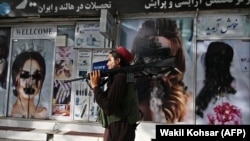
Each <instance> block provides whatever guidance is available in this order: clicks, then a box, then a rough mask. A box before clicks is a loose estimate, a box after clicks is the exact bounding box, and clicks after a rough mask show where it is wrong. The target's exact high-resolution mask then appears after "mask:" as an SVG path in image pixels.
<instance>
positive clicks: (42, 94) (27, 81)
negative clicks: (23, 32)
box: [9, 39, 54, 119]
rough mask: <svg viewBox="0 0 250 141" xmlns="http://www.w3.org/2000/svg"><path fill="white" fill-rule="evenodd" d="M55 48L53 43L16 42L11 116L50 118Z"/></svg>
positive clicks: (13, 61) (51, 41)
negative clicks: (53, 49) (52, 49)
mask: <svg viewBox="0 0 250 141" xmlns="http://www.w3.org/2000/svg"><path fill="white" fill-rule="evenodd" d="M53 47H54V42H53V40H47V39H19V40H13V56H12V64H11V68H10V69H11V70H12V71H11V80H12V82H11V89H10V102H9V103H10V104H9V109H10V110H9V116H12V117H19V118H37V119H46V118H49V115H50V113H51V112H50V111H51V107H50V105H51V97H52V96H51V93H52V92H51V91H52V90H51V89H48V88H49V87H51V78H52V73H50V72H52V69H51V68H52V67H51V66H52V63H51V61H49V60H52V59H53V58H52V57H53V54H51V53H53V52H51V51H49V50H51V48H53ZM50 52H51V53H50ZM45 88H46V89H45Z"/></svg>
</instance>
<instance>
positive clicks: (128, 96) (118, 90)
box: [90, 47, 141, 141]
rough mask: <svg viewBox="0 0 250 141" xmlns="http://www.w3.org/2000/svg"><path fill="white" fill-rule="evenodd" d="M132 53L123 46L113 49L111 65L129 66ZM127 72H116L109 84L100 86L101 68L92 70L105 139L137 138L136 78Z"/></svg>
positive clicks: (92, 80)
mask: <svg viewBox="0 0 250 141" xmlns="http://www.w3.org/2000/svg"><path fill="white" fill-rule="evenodd" d="M133 59H134V57H133V55H132V54H131V53H130V52H129V51H128V50H127V49H126V48H124V47H118V48H116V49H114V50H111V51H110V53H109V55H108V62H107V66H108V69H114V68H120V67H125V66H129V65H130V63H131V62H132V61H133ZM127 75H128V74H126V73H123V72H117V73H115V74H111V75H109V76H108V82H107V88H106V89H105V90H103V89H102V87H101V72H100V70H94V71H92V72H91V74H90V82H91V87H92V88H93V92H94V94H95V98H96V102H97V103H98V105H99V106H100V109H101V110H100V113H99V122H100V123H101V124H102V126H103V127H104V128H105V131H104V141H134V140H135V130H136V127H137V125H138V124H137V122H138V121H139V120H140V118H141V117H140V116H141V115H140V112H139V106H138V100H137V95H136V91H135V87H134V83H133V82H128V81H127V78H128V77H127Z"/></svg>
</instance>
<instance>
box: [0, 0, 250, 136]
mask: <svg viewBox="0 0 250 141" xmlns="http://www.w3.org/2000/svg"><path fill="white" fill-rule="evenodd" d="M249 8H250V1H249V0H237V1H232V0H219V1H218V0H207V1H205V0H184V1H174V0H137V1H136V2H135V1H132V0H127V1H115V0H102V1H93V0H84V1H79V0H71V1H70V2H68V1H66V0H61V1H56V2H55V1H48V0H40V1H39V0H18V1H12V0H0V23H1V24H0V45H1V50H0V57H1V61H0V68H1V71H0V75H1V76H0V80H1V82H0V84H1V87H0V96H1V97H0V104H1V106H0V107H1V108H0V116H1V121H0V127H1V129H2V130H0V138H13V139H27V140H30V139H32V140H53V141H64V140H65V141H66V140H72V139H74V138H78V139H79V138H81V139H82V140H84V139H85V140H88V141H90V140H93V141H94V140H95V141H99V140H102V139H101V136H102V133H103V129H102V127H101V126H100V125H99V124H98V123H97V122H96V119H97V116H98V110H99V107H98V105H97V103H96V101H95V98H94V95H93V92H92V90H91V88H90V87H89V85H88V82H87V80H86V79H80V78H82V77H83V76H85V75H86V74H87V73H88V72H90V71H91V70H92V69H95V68H102V69H106V68H105V67H106V66H105V60H106V59H107V55H108V53H109V50H110V49H111V48H114V47H117V46H120V45H122V46H125V47H126V48H128V49H129V50H131V51H132V50H135V47H136V46H137V47H138V46H141V47H145V46H146V48H143V49H144V50H145V51H144V55H145V56H146V59H147V60H148V58H150V59H151V60H153V59H155V58H162V57H166V56H162V52H161V53H160V52H159V51H158V50H157V51H155V52H152V50H148V51H149V52H146V51H147V49H149V48H151V49H152V48H153V49H161V48H164V47H165V46H163V45H160V46H158V45H155V46H151V44H150V42H151V40H150V41H149V40H143V41H138V39H139V37H147V36H153V35H154V36H160V33H161V31H166V32H165V33H164V34H168V35H167V36H169V37H173V36H174V37H176V36H177V34H178V36H180V40H181V44H182V48H183V54H182V55H183V56H184V57H185V61H184V63H183V64H184V66H185V67H184V68H185V69H183V71H182V73H183V74H184V75H183V80H182V81H183V84H184V85H185V88H186V89H185V91H186V92H187V93H188V94H189V97H188V98H187V99H186V102H185V104H184V105H182V104H183V103H181V101H178V98H177V101H176V102H175V103H176V105H177V106H176V107H175V109H174V110H173V109H171V108H170V113H172V115H175V116H176V117H175V118H176V119H178V120H174V121H175V122H169V121H170V119H171V118H168V116H169V115H168V116H167V115H166V114H165V113H164V110H162V109H164V108H162V107H164V105H167V103H164V102H166V101H167V100H165V99H164V97H165V96H166V95H168V93H167V90H166V89H165V88H164V86H162V84H161V82H159V81H154V82H155V83H154V86H155V87H152V86H151V85H149V84H150V83H151V80H148V78H147V79H146V78H145V79H144V78H143V79H142V80H141V81H140V82H138V81H139V79H138V81H137V86H138V90H139V91H138V100H139V102H140V108H141V109H142V111H143V112H144V119H143V121H142V122H141V123H140V125H139V126H138V129H137V134H136V141H141V140H145V141H146V140H147V141H150V140H151V139H153V138H155V125H156V124H169V123H170V124H171V123H174V124H191V125H196V124H223V123H224V124H226V123H228V124H232V123H237V124H250V120H249V119H250V109H249V108H247V107H250V95H249V93H250V80H249V78H250V55H249V54H250V22H249V21H250V9H249ZM155 25H156V26H155ZM152 26H155V28H156V31H155V32H154V33H152V31H154V30H155V28H154V29H153V28H152ZM160 27H164V28H160ZM175 31H177V32H175ZM173 33H176V35H175V34H173ZM144 41H145V43H144ZM137 42H139V43H141V44H138V43H137ZM217 42H223V43H226V44H227V45H229V46H230V48H232V50H233V54H232V56H231V58H232V59H231V60H232V61H231V62H229V63H227V64H231V65H228V66H227V67H226V66H225V67H224V68H216V66H217V65H216V64H215V63H211V62H209V63H210V64H209V63H207V62H206V60H208V56H209V55H208V54H209V53H210V52H208V51H210V49H208V47H209V46H210V45H211V44H212V43H217ZM143 43H144V44H143ZM146 43H148V44H146ZM147 46H149V47H147ZM218 46H219V45H218ZM229 50H231V49H229ZM220 51H221V50H220V49H219V47H218V48H217V49H215V50H212V53H211V55H214V54H215V55H217V56H220V57H221V58H220V59H219V60H221V62H222V60H230V59H228V58H226V57H228V56H226V55H225V56H223V51H221V52H222V54H216V53H218V52H220ZM25 52H28V53H29V55H31V56H32V53H33V52H38V53H39V54H38V55H35V56H40V58H41V59H40V60H38V64H39V65H37V67H38V68H39V69H40V70H41V72H44V73H42V74H40V73H39V74H37V73H35V72H32V68H33V67H34V69H38V68H35V67H36V65H34V64H33V65H29V66H30V69H27V71H25V72H23V71H22V74H23V75H20V74H19V75H18V73H19V71H17V72H16V71H15V69H20V68H17V67H23V68H24V66H25V63H23V66H22V65H21V64H22V62H21V60H24V59H25V54H24V55H23V53H25ZM145 52H146V53H145ZM157 53H159V54H157ZM22 55H23V56H22ZM152 57H154V58H153V59H152ZM167 57H168V56H167ZM214 58H215V57H214ZM144 59H145V58H144ZM150 59H149V60H150ZM41 62H44V63H41ZM217 62H218V61H217ZM210 66H213V67H212V69H209V68H208V67H210ZM225 68H228V69H225ZM211 70H214V71H215V72H217V73H219V72H222V73H221V74H226V73H225V72H230V73H229V74H228V75H229V76H232V77H233V78H234V79H233V82H232V83H230V84H227V83H226V82H231V80H229V79H227V78H228V77H221V78H220V79H218V80H217V79H214V80H210V79H208V78H207V76H209V74H211V75H212V73H213V71H211ZM209 71H211V72H209ZM223 72H224V73H223ZM159 75H160V74H159ZM18 76H19V77H18ZM30 77H32V79H33V80H34V82H36V83H37V89H32V88H31V87H29V85H28V84H26V83H27V82H26V81H22V80H21V79H27V78H30ZM218 78H219V76H218ZM19 79H20V80H19ZM205 81H206V82H208V83H209V81H212V82H213V83H214V84H217V83H218V85H215V86H214V87H211V89H212V90H211V91H208V89H207V88H206V84H205V83H203V82H205ZM22 83H24V84H23V85H22ZM230 86H232V87H230ZM20 87H24V88H23V90H22V89H21V88H20ZM229 89H233V90H231V91H230V90H229ZM234 90H235V91H234ZM20 91H24V92H23V93H25V94H23V95H22V94H21V93H22V92H20ZM203 91H205V93H204V92H203ZM208 93H210V94H211V95H212V96H208V95H209V94H208ZM169 95H170V94H169ZM182 95H185V94H184V93H183V94H182ZM182 95H180V97H179V98H180V99H181V98H182ZM232 100H234V101H232ZM201 103H202V104H201ZM180 105H182V106H180ZM204 105H205V106H204ZM169 107H170V106H169ZM183 107H185V108H184V110H183V109H182V108H183ZM221 107H222V108H228V110H231V111H234V112H230V113H231V115H228V114H226V113H222V115H221V116H228V117H231V116H232V117H235V118H234V119H232V118H230V119H231V120H229V118H228V119H223V120H221V119H217V118H216V116H217V115H218V114H221V113H218V112H216V110H215V109H217V110H218V109H220V108H221ZM180 111H182V112H180ZM235 115H240V116H235ZM217 117H218V116H217ZM10 127H15V128H16V129H18V128H22V129H20V130H19V131H17V130H14V129H12V128H10ZM7 128H8V130H7ZM16 133H20V134H17V136H13V134H16ZM77 135H80V136H77Z"/></svg>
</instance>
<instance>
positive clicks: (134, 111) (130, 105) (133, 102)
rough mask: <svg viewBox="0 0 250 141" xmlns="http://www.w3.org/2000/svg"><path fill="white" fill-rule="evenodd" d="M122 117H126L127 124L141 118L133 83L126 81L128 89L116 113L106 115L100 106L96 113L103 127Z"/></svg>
mask: <svg viewBox="0 0 250 141" xmlns="http://www.w3.org/2000/svg"><path fill="white" fill-rule="evenodd" d="M123 119H127V120H128V122H129V124H133V123H136V122H138V121H139V120H140V119H141V113H140V109H139V105H138V97H137V91H136V88H135V86H134V83H128V91H127V94H126V96H125V98H124V100H123V103H122V104H121V106H120V110H119V112H118V113H114V114H112V115H108V116H107V115H105V114H104V112H103V110H102V109H101V108H100V111H99V115H98V122H99V123H100V124H102V126H103V127H104V128H107V127H108V126H109V125H110V124H111V123H113V122H116V121H120V120H123Z"/></svg>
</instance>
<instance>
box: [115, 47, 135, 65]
mask: <svg viewBox="0 0 250 141" xmlns="http://www.w3.org/2000/svg"><path fill="white" fill-rule="evenodd" d="M116 51H117V52H118V53H119V54H120V55H121V56H122V57H123V58H124V59H126V60H127V61H128V62H131V61H132V60H133V59H134V56H133V55H132V54H131V53H130V52H129V51H128V50H127V49H126V48H124V47H122V46H119V47H118V48H117V49H116Z"/></svg>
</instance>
